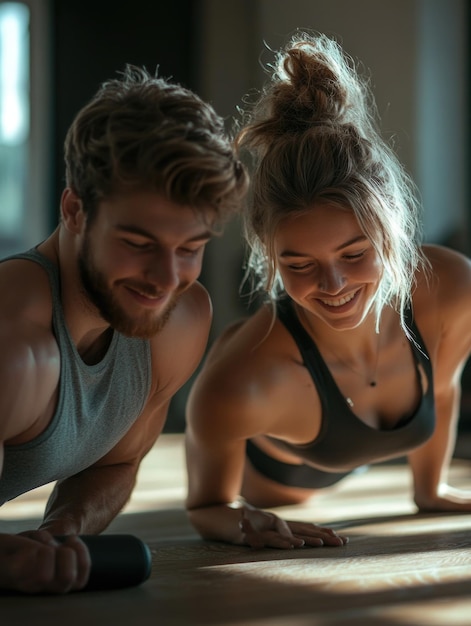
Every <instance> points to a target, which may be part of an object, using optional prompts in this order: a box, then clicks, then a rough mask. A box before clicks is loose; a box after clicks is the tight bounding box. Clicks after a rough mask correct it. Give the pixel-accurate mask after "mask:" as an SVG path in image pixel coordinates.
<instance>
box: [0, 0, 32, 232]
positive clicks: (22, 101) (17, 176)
mask: <svg viewBox="0 0 471 626" xmlns="http://www.w3.org/2000/svg"><path fill="white" fill-rule="evenodd" d="M29 22H30V11H29V8H28V6H27V5H25V4H23V3H21V2H0V238H1V239H2V240H4V244H5V243H11V244H14V242H15V241H17V240H19V239H21V236H22V231H23V228H24V219H25V212H26V196H27V180H28V157H29V137H30V68H29V50H30V42H29Z"/></svg>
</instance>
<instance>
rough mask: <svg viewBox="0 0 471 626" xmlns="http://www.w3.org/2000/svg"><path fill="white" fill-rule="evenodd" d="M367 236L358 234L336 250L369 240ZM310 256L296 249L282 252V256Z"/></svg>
mask: <svg viewBox="0 0 471 626" xmlns="http://www.w3.org/2000/svg"><path fill="white" fill-rule="evenodd" d="M367 239H368V238H367V237H366V236H365V235H357V236H356V237H353V238H352V239H349V240H348V241H345V242H344V243H341V244H340V245H339V246H338V247H337V248H335V252H339V251H340V250H343V249H344V248H348V246H351V245H353V244H354V243H359V242H361V241H367ZM307 256H310V255H309V254H305V253H303V252H299V251H296V250H283V252H281V254H280V257H281V258H283V257H307Z"/></svg>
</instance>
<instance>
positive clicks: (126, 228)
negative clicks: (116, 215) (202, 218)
mask: <svg viewBox="0 0 471 626" xmlns="http://www.w3.org/2000/svg"><path fill="white" fill-rule="evenodd" d="M115 229H116V230H119V231H122V232H126V233H131V234H133V235H139V236H140V237H145V238H146V239H151V240H152V241H156V242H157V241H158V238H157V237H156V236H155V235H154V234H153V233H151V232H149V231H147V230H146V229H145V228H140V227H139V226H134V225H132V224H116V226H115ZM213 235H214V233H213V232H212V231H211V230H209V229H208V230H203V231H201V232H200V233H197V234H196V235H193V237H190V238H189V239H186V241H187V242H188V243H191V242H194V241H207V240H208V239H211V238H212V237H213Z"/></svg>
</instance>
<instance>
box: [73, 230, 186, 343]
mask: <svg viewBox="0 0 471 626" xmlns="http://www.w3.org/2000/svg"><path fill="white" fill-rule="evenodd" d="M89 239H90V238H89V236H88V235H85V239H84V242H83V245H82V249H81V250H80V252H79V256H78V266H79V272H80V278H81V281H82V288H83V292H84V295H85V296H86V298H87V299H88V300H89V302H91V304H92V305H94V306H95V307H96V309H97V310H98V312H99V313H100V315H101V317H102V318H103V319H104V320H105V321H106V322H108V324H109V325H110V326H111V328H113V329H114V330H116V331H118V332H119V333H121V334H123V335H125V336H126V337H139V338H142V339H151V338H152V337H153V336H154V335H155V334H156V333H158V332H159V331H161V330H162V328H164V326H165V325H166V323H167V322H168V319H169V317H170V314H171V312H172V311H173V309H174V308H175V307H176V305H177V302H178V300H179V298H180V295H181V292H182V291H183V289H180V290H179V291H178V292H175V294H174V295H173V296H172V298H171V300H170V302H169V303H168V304H167V306H166V307H165V309H164V310H163V311H162V313H160V315H156V314H155V312H151V311H144V312H143V314H142V315H141V316H140V317H139V318H138V319H136V318H132V317H130V316H129V315H127V314H126V313H125V311H123V309H122V308H121V307H120V305H119V303H118V302H117V300H116V298H114V296H113V294H112V292H111V290H110V289H109V287H108V285H107V282H106V278H105V275H104V274H103V273H102V272H100V271H99V270H98V268H97V267H95V266H94V263H93V260H92V255H91V246H90V245H89Z"/></svg>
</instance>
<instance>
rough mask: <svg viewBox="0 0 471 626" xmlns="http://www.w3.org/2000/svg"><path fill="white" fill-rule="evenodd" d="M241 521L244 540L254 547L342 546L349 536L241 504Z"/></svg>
mask: <svg viewBox="0 0 471 626" xmlns="http://www.w3.org/2000/svg"><path fill="white" fill-rule="evenodd" d="M241 510H242V518H241V520H240V522H239V526H240V529H241V531H242V537H243V541H244V543H246V544H247V545H249V546H250V547H251V548H283V549H290V548H302V547H303V546H311V547H315V546H343V545H345V544H346V543H347V542H348V539H347V538H346V537H342V536H340V535H337V533H336V532H335V531H333V530H332V529H330V528H324V527H322V526H317V525H316V524H308V523H306V522H287V521H285V520H282V519H281V518H280V517H277V516H276V515H274V514H273V513H268V512H266V511H260V510H258V509H249V508H247V507H245V506H244V507H242V509H241Z"/></svg>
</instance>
